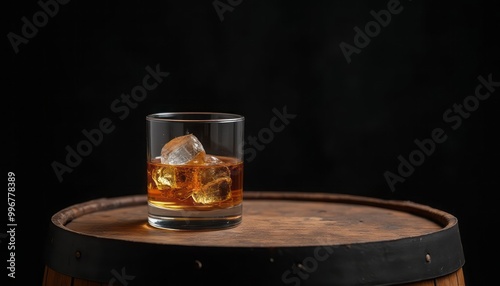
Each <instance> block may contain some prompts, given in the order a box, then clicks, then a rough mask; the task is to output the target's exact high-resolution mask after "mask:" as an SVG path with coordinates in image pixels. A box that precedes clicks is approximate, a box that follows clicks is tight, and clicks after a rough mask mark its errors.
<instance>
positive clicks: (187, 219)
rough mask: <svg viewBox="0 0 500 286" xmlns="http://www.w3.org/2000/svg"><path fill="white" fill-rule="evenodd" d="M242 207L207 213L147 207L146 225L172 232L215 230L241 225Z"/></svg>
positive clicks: (150, 205) (153, 206)
mask: <svg viewBox="0 0 500 286" xmlns="http://www.w3.org/2000/svg"><path fill="white" fill-rule="evenodd" d="M242 210H243V206H242V205H241V204H240V205H238V206H234V207H232V208H227V209H215V210H209V211H196V210H174V209H163V208H159V207H157V206H155V205H152V204H149V205H148V223H149V225H151V226H152V227H156V228H161V229H172V230H216V229H225V228H230V227H234V226H237V225H238V224H240V223H241V219H242Z"/></svg>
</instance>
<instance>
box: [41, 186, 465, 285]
mask: <svg viewBox="0 0 500 286" xmlns="http://www.w3.org/2000/svg"><path fill="white" fill-rule="evenodd" d="M244 200H292V201H293V200H297V201H320V202H335V203H347V204H357V205H369V206H376V207H382V208H387V209H392V210H398V211H403V212H408V213H411V214H415V215H418V216H421V217H424V218H426V219H429V220H431V221H433V222H435V223H437V224H438V225H440V226H441V227H442V228H441V229H440V230H438V231H436V232H432V233H428V234H424V235H421V236H418V237H406V238H401V239H397V240H391V241H383V240H382V241H376V242H368V243H356V244H348V245H347V244H346V245H324V246H318V245H311V246H291V247H286V246H285V247H280V248H278V249H277V248H275V247H251V248H248V247H231V249H221V247H206V246H203V247H193V246H179V245H169V244H155V245H152V244H148V243H142V242H132V241H124V240H115V239H109V238H101V237H95V236H91V235H87V234H82V233H76V232H73V231H72V230H71V229H69V228H67V227H66V226H65V225H66V224H68V223H69V222H71V220H73V219H75V218H77V217H79V216H82V215H85V214H89V213H93V212H96V211H103V210H110V209H116V208H121V207H127V206H134V205H138V204H142V203H144V204H145V203H147V197H146V196H145V195H131V196H123V197H115V198H101V199H96V200H91V201H87V202H83V203H80V204H76V205H73V206H70V207H68V208H65V209H63V210H61V211H59V212H57V213H56V214H54V215H53V216H52V218H51V224H50V227H49V235H48V237H47V244H46V249H45V257H46V266H47V267H50V268H52V269H54V270H56V271H57V272H60V273H63V274H66V275H69V276H71V277H75V278H80V279H89V277H92V280H93V281H99V282H103V283H106V282H109V281H110V280H112V279H116V276H117V275H116V274H117V273H120V271H121V272H122V274H124V273H128V272H130V273H147V271H154V269H152V268H151V265H149V266H148V264H147V263H145V264H142V265H137V264H138V263H137V261H135V260H134V258H136V257H140V256H141V255H144V253H164V254H168V255H169V256H170V257H172V259H171V260H175V261H174V262H173V261H170V262H167V263H166V264H168V268H169V269H171V270H172V271H173V272H174V273H176V272H183V271H184V272H186V271H187V272H188V273H189V275H188V277H190V279H202V278H201V277H202V276H203V277H205V278H204V279H205V280H203V281H207V279H208V277H211V274H210V273H208V272H205V271H206V269H210V266H214V265H217V266H218V267H222V268H225V269H230V270H231V271H232V273H233V274H234V275H235V276H237V275H238V274H239V275H240V276H241V277H244V275H245V271H246V270H245V266H246V267H247V268H248V267H252V268H254V269H255V271H257V272H258V273H260V275H253V276H255V277H253V276H252V279H251V280H249V281H251V284H248V285H252V284H253V285H255V283H261V282H262V283H264V284H265V283H269V281H275V282H280V283H281V284H285V285H286V284H287V282H288V284H291V283H293V282H296V283H297V282H301V281H302V282H303V284H301V285H309V284H306V283H305V282H307V283H312V284H311V285H395V284H398V283H410V282H415V281H423V280H428V279H435V278H439V277H442V276H445V275H448V274H451V273H454V272H456V271H458V270H459V269H461V267H462V266H463V265H464V263H465V259H464V253H463V250H462V244H461V240H460V233H459V228H458V219H457V218H456V217H455V216H453V215H452V214H449V213H447V212H445V211H442V210H438V209H435V208H432V207H430V206H427V205H422V204H418V203H415V202H412V201H401V200H385V199H378V198H371V197H361V196H356V195H348V194H336V193H333V194H332V193H303V192H276V191H259V192H257V191H246V192H244ZM124 250H127V254H129V256H128V257H127V256H125V257H124V256H123V255H113V254H116V253H120V252H123V251H124ZM87 253H99V254H98V255H92V256H89V255H85V254H87ZM320 253H322V254H321V255H320ZM237 257H240V258H245V260H246V261H244V262H240V265H239V266H238V265H235V261H234V259H235V258H237ZM320 257H327V258H328V259H327V260H324V261H323V260H322V262H321V264H319V262H318V261H319V260H320V259H319V258H320ZM367 257H368V258H370V259H366V258H367ZM174 258H175V259H174ZM201 263H203V265H205V266H204V267H199V265H201ZM139 264H140V263H139ZM236 264H237V263H236ZM308 264H309V265H308ZM126 265H129V268H128V269H129V270H126V268H125V267H126ZM132 265H133V266H134V267H135V268H133V267H132ZM193 265H194V266H193ZM318 265H319V266H318ZM148 267H149V268H148ZM301 267H302V268H301ZM304 267H305V268H304ZM153 268H154V267H153ZM313 268H317V269H314V274H315V275H310V274H311V273H312V271H308V270H312V269H313ZM301 269H302V271H303V272H302V274H303V275H299V274H300V273H299V272H300V271H301ZM125 271H126V272H125ZM297 271H299V272H297ZM277 273H278V274H280V275H279V276H280V277H276V274H277ZM247 274H248V273H247ZM306 274H307V278H306V279H304V277H305V275H306ZM113 275H114V276H113ZM118 276H120V275H118ZM122 276H123V275H122ZM125 277H134V278H133V280H134V282H137V283H143V282H145V281H143V280H144V279H146V278H145V277H142V278H141V277H135V276H133V275H129V276H125ZM320 277H321V280H318V279H319V278H320ZM122 278H123V277H122ZM299 278H300V280H298V281H297V280H296V279H299ZM141 279H142V280H141ZM213 279H214V282H217V283H219V285H220V283H221V281H220V280H217V278H216V277H213ZM219 279H220V278H219ZM141 281H142V282H141ZM234 282H236V281H232V283H234ZM240 282H241V281H240ZM148 283H149V282H148ZM130 285H135V284H130ZM138 285H140V284H138ZM174 285H175V284H174ZM228 285H229V284H228ZM240 285H246V284H241V283H240Z"/></svg>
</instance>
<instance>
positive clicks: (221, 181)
mask: <svg viewBox="0 0 500 286" xmlns="http://www.w3.org/2000/svg"><path fill="white" fill-rule="evenodd" d="M192 197H193V200H194V201H195V202H197V203H200V204H213V203H218V202H223V201H225V200H228V199H230V198H231V178H228V177H222V178H218V179H215V180H212V181H210V182H208V183H207V184H204V185H203V186H202V187H201V190H198V191H196V192H193V194H192Z"/></svg>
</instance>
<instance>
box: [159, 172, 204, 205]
mask: <svg viewBox="0 0 500 286" xmlns="http://www.w3.org/2000/svg"><path fill="white" fill-rule="evenodd" d="M197 176H198V174H197V173H196V172H195V171H194V170H193V169H192V168H187V167H175V166H169V165H166V166H161V167H158V168H155V169H154V170H153V171H152V174H151V178H152V179H153V181H154V183H155V185H156V187H157V188H158V190H160V191H161V192H162V195H163V196H164V197H166V198H170V199H178V200H185V199H187V198H189V197H190V196H191V194H192V193H193V191H194V190H195V189H196V188H198V185H199V183H198V177H197Z"/></svg>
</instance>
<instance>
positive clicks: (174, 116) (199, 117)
mask: <svg viewBox="0 0 500 286" xmlns="http://www.w3.org/2000/svg"><path fill="white" fill-rule="evenodd" d="M204 116H205V117H206V118H204ZM207 116H208V117H207ZM211 116H214V117H211ZM244 119H245V117H244V116H243V115H240V114H235V113H226V112H211V111H182V112H180V111H172V112H157V113H152V114H149V115H147V116H146V120H148V121H158V122H214V123H215V122H216V123H225V122H240V121H244Z"/></svg>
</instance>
